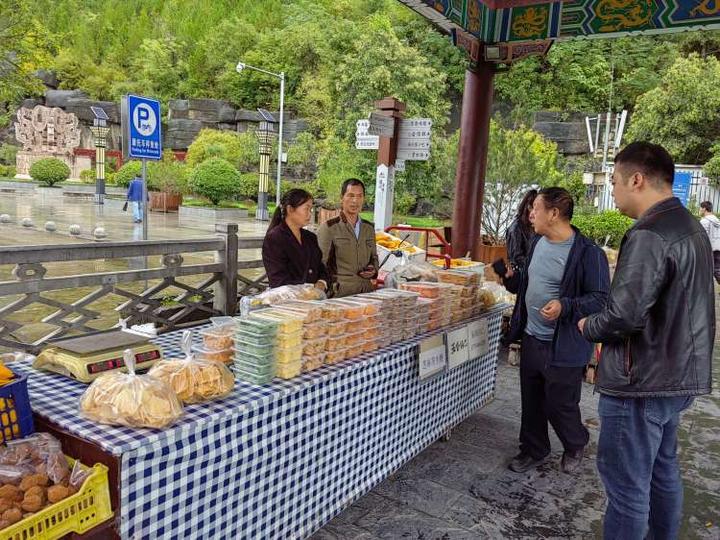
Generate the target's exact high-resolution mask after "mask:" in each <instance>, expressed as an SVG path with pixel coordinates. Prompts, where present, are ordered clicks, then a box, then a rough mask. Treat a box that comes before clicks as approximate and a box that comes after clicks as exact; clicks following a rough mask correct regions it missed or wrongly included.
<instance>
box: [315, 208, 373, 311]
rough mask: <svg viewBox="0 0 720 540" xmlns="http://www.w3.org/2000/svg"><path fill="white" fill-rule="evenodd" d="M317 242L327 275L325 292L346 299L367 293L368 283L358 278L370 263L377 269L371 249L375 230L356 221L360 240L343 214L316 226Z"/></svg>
mask: <svg viewBox="0 0 720 540" xmlns="http://www.w3.org/2000/svg"><path fill="white" fill-rule="evenodd" d="M317 236H318V243H319V244H320V249H321V250H322V253H323V263H324V264H325V267H326V268H327V270H328V274H329V275H330V281H331V283H330V287H329V290H330V291H331V293H332V294H333V295H334V296H337V297H339V296H349V295H351V294H358V293H364V292H370V291H372V290H373V285H372V281H371V280H370V279H365V278H362V277H360V276H359V275H358V273H359V272H362V271H363V269H364V268H365V267H366V266H367V265H369V264H371V265H373V266H374V267H375V277H376V276H377V270H378V254H377V248H376V246H375V227H374V226H373V224H372V223H370V222H368V221H365V220H364V219H361V220H360V237H359V238H356V237H355V230H354V229H353V227H352V225H350V224H349V223H348V221H347V219H346V218H345V215H344V214H342V213H341V214H340V216H339V217H336V218H333V219H331V220H330V221H328V222H326V223H323V224H322V225H320V228H319V229H318V231H317Z"/></svg>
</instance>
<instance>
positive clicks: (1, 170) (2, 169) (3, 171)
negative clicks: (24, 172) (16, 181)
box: [0, 165, 17, 178]
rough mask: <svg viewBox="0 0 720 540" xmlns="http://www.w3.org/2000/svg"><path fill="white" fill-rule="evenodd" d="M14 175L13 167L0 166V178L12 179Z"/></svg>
mask: <svg viewBox="0 0 720 540" xmlns="http://www.w3.org/2000/svg"><path fill="white" fill-rule="evenodd" d="M16 173H17V171H16V170H15V166H14V165H0V177H2V178H14V177H15V174H16Z"/></svg>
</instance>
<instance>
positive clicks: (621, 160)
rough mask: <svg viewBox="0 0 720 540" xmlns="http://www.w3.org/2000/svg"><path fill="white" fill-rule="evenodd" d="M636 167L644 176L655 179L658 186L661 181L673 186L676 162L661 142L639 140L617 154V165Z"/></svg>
mask: <svg viewBox="0 0 720 540" xmlns="http://www.w3.org/2000/svg"><path fill="white" fill-rule="evenodd" d="M619 164H622V165H624V166H630V167H635V168H637V170H638V171H639V172H641V173H642V174H643V175H644V176H647V177H648V178H649V179H651V180H654V181H655V184H656V186H658V187H660V184H661V183H665V184H667V185H669V186H672V184H673V180H674V178H675V163H674V162H673V159H672V156H670V154H669V153H668V151H667V150H665V148H663V147H662V146H660V145H659V144H653V143H649V142H646V141H638V142H634V143H630V144H628V145H627V146H626V147H625V148H623V149H622V151H621V152H620V153H619V154H618V155H616V156H615V166H616V167H617V165H619Z"/></svg>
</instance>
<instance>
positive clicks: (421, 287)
mask: <svg viewBox="0 0 720 540" xmlns="http://www.w3.org/2000/svg"><path fill="white" fill-rule="evenodd" d="M400 288H401V289H402V290H405V291H414V292H416V293H419V294H420V296H422V297H424V298H438V297H439V296H440V291H441V289H440V287H438V284H437V283H426V282H422V281H416V282H408V283H401V284H400Z"/></svg>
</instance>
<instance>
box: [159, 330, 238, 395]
mask: <svg viewBox="0 0 720 540" xmlns="http://www.w3.org/2000/svg"><path fill="white" fill-rule="evenodd" d="M182 349H183V352H184V353H185V358H184V359H183V360H161V361H160V362H158V363H157V364H155V365H154V366H153V367H152V369H151V370H150V371H149V372H148V376H150V377H153V378H155V379H158V380H161V381H163V382H165V383H167V384H168V385H170V387H171V388H172V389H173V390H174V391H175V393H176V394H177V396H178V397H179V398H180V400H181V401H182V402H183V403H200V402H201V401H209V400H211V399H217V398H221V397H225V396H227V395H228V394H229V393H230V392H232V390H233V388H235V377H233V374H232V373H231V372H230V370H229V369H228V368H227V367H226V366H225V365H224V364H223V363H221V362H216V361H213V360H206V359H202V358H198V357H197V356H196V355H194V354H193V353H192V352H191V351H192V332H190V331H187V330H186V331H185V332H184V333H183V337H182Z"/></svg>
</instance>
